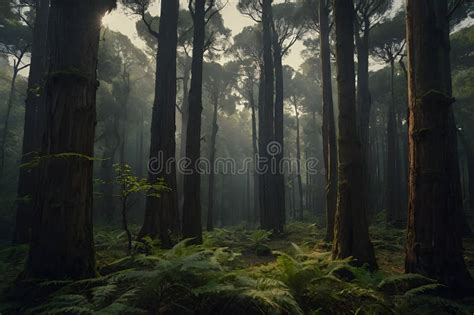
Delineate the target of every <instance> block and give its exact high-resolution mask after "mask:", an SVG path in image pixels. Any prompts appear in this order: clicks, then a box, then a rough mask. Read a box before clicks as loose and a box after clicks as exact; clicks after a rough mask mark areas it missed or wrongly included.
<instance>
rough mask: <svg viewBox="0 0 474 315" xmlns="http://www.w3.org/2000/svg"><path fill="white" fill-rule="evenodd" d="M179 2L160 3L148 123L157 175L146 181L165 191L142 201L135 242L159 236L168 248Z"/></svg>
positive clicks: (173, 222)
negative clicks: (160, 183) (141, 220)
mask: <svg viewBox="0 0 474 315" xmlns="http://www.w3.org/2000/svg"><path fill="white" fill-rule="evenodd" d="M178 12H179V1H178V0H168V1H162V2H161V19H160V33H159V36H158V43H159V47H160V48H159V49H158V54H157V66H156V85H155V101H154V104H153V113H152V122H151V144H150V159H153V158H155V159H157V160H158V163H159V164H160V165H159V168H158V171H156V172H155V171H153V172H151V171H150V172H149V173H148V181H149V182H150V183H155V182H157V181H158V179H160V178H163V179H164V181H165V183H166V185H167V187H168V188H169V189H170V190H169V191H166V192H162V193H161V196H160V198H156V197H154V196H148V197H147V199H146V208H145V221H144V223H143V226H142V228H141V230H140V233H139V234H138V238H142V237H144V236H146V235H148V236H151V237H155V236H159V237H160V240H161V246H162V247H163V248H170V247H171V246H172V235H173V234H174V235H177V234H178V233H179V215H178V194H177V191H176V189H177V183H176V161H175V157H176V135H175V134H176V50H177V41H178V35H177V27H178Z"/></svg>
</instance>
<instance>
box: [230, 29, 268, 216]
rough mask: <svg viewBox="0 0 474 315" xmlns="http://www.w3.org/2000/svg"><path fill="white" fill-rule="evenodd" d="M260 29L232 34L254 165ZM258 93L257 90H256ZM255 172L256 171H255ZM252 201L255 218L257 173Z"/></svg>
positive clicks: (259, 70)
mask: <svg viewBox="0 0 474 315" xmlns="http://www.w3.org/2000/svg"><path fill="white" fill-rule="evenodd" d="M261 37H262V34H261V31H260V30H259V29H257V28H256V27H253V26H247V27H245V28H244V29H243V30H242V32H240V33H239V34H237V35H236V36H234V45H233V46H232V48H231V49H232V52H233V53H234V55H235V56H236V58H237V59H238V60H239V62H240V68H241V69H240V72H239V74H240V78H241V79H240V80H239V81H240V82H238V84H237V85H236V89H237V91H238V92H239V94H240V95H242V97H243V98H244V100H245V104H246V106H247V107H248V108H250V111H251V115H252V148H253V158H254V165H256V164H257V160H256V158H257V156H258V152H259V151H258V150H259V146H258V138H259V137H258V135H257V132H258V131H257V130H258V129H257V112H258V114H259V115H260V112H261V111H260V110H259V108H258V104H257V103H258V102H257V100H256V95H255V90H256V89H258V80H259V75H260V72H261V66H262V63H263V61H262V45H261V41H260V38H261ZM257 93H258V92H257ZM255 173H256V172H255ZM253 187H254V193H253V195H254V202H253V209H254V211H253V214H254V216H253V217H255V218H257V216H258V213H259V211H260V180H259V174H254V176H253Z"/></svg>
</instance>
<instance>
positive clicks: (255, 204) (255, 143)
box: [249, 86, 260, 223]
mask: <svg viewBox="0 0 474 315" xmlns="http://www.w3.org/2000/svg"><path fill="white" fill-rule="evenodd" d="M250 92H251V93H250V96H249V102H250V109H251V111H252V149H253V159H254V172H253V211H252V221H253V222H249V223H254V222H255V221H256V220H257V218H258V217H259V213H260V201H259V188H260V187H259V175H258V174H257V172H256V171H255V170H256V168H255V166H256V165H257V163H258V161H257V159H258V139H257V115H256V108H255V107H256V105H255V99H254V92H253V86H252V90H251V91H250Z"/></svg>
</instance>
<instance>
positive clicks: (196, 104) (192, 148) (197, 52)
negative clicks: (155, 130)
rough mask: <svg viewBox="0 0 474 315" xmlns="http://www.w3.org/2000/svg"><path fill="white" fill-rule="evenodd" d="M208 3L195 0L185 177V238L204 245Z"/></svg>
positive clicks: (203, 0) (202, 0)
mask: <svg viewBox="0 0 474 315" xmlns="http://www.w3.org/2000/svg"><path fill="white" fill-rule="evenodd" d="M205 4H206V1H205V0H194V12H193V20H194V38H193V61H192V66H191V73H192V77H191V89H190V91H189V117H188V124H187V129H186V157H187V158H188V159H189V161H190V162H191V163H190V165H189V166H188V168H187V169H186V171H189V174H185V175H184V203H183V236H184V237H185V238H193V239H194V240H193V242H194V243H198V244H200V243H202V227H201V176H200V174H199V173H198V172H197V169H196V162H197V160H198V159H199V158H200V156H201V113H202V68H203V55H204V37H205V15H206V12H205V11H206V10H205Z"/></svg>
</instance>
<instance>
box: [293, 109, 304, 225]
mask: <svg viewBox="0 0 474 315" xmlns="http://www.w3.org/2000/svg"><path fill="white" fill-rule="evenodd" d="M294 107H295V117H296V178H297V180H298V192H299V199H300V200H299V203H300V204H299V208H300V209H299V210H300V211H299V219H300V220H301V221H303V216H304V215H303V212H304V205H303V202H304V199H303V181H302V179H301V141H300V114H299V112H298V105H297V104H296V102H295V104H294Z"/></svg>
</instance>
